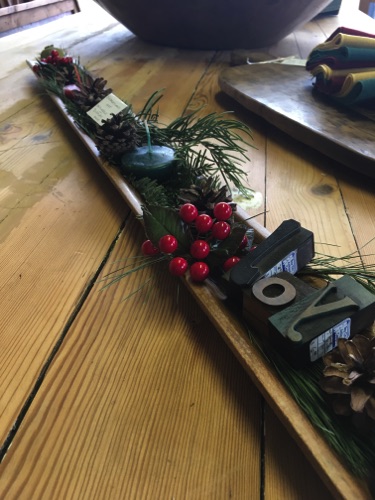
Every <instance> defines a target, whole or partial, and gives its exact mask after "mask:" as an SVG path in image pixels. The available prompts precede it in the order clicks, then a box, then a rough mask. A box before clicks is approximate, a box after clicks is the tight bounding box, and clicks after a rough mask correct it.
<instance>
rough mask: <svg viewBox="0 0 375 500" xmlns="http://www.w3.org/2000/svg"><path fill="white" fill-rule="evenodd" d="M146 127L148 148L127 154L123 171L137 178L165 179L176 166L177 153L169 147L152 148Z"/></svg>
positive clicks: (122, 162) (122, 163) (123, 160)
mask: <svg viewBox="0 0 375 500" xmlns="http://www.w3.org/2000/svg"><path fill="white" fill-rule="evenodd" d="M145 127H146V131H147V146H141V147H138V148H136V149H135V150H134V151H129V152H128V153H125V154H124V155H123V156H122V158H121V170H122V171H123V173H124V174H125V175H126V174H128V175H129V174H131V175H134V176H135V177H137V178H140V177H149V178H150V179H158V180H160V179H165V178H167V177H168V176H169V175H171V173H172V170H173V167H174V166H175V163H176V159H175V151H174V149H172V148H169V147H168V146H152V145H151V139H150V133H149V130H148V126H147V123H145Z"/></svg>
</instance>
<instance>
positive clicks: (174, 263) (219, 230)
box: [142, 202, 248, 281]
mask: <svg viewBox="0 0 375 500" xmlns="http://www.w3.org/2000/svg"><path fill="white" fill-rule="evenodd" d="M179 215H180V217H181V219H182V220H183V221H184V222H185V223H186V224H189V225H192V226H193V227H194V228H195V232H196V233H197V239H195V240H194V241H193V242H192V244H191V246H190V256H191V257H192V258H193V259H194V260H195V261H194V262H193V263H192V264H191V265H190V276H191V279H192V280H193V281H204V280H205V279H206V278H207V277H208V275H209V273H210V268H209V265H208V264H207V262H204V259H206V258H207V257H208V256H209V253H210V252H211V245H210V241H212V240H214V241H215V240H216V241H217V240H225V239H226V238H228V237H229V235H230V233H231V225H230V223H229V222H228V220H229V219H230V218H231V216H232V207H231V206H230V205H229V203H225V202H220V203H217V204H216V205H215V207H214V210H213V215H214V218H212V217H211V216H210V215H208V214H199V212H198V209H197V207H196V206H195V205H193V204H192V203H185V204H184V205H182V206H181V207H180V211H179ZM247 243H248V240H247V237H246V235H245V236H244V237H243V240H242V242H241V245H240V247H239V249H244V248H245V247H246V246H247ZM177 249H178V241H177V239H176V237H175V236H173V235H172V234H166V235H165V236H162V237H161V238H160V240H159V242H158V246H155V245H154V244H153V242H152V241H151V240H146V241H145V242H144V243H143V244H142V253H143V254H144V255H157V254H158V253H160V252H162V253H164V254H168V255H171V254H173V253H175V252H176V251H177ZM239 260H240V259H239V257H237V256H232V257H229V258H228V259H227V260H226V261H225V262H224V263H223V269H224V271H228V270H229V269H231V268H232V267H233V266H234V265H236V264H237V262H238V261H239ZM188 268H189V262H188V260H187V259H186V258H184V257H181V256H177V257H173V258H172V259H171V261H170V262H169V271H170V272H171V273H172V274H173V275H174V276H182V275H183V274H185V272H186V271H187V270H188Z"/></svg>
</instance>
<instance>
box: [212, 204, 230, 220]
mask: <svg viewBox="0 0 375 500" xmlns="http://www.w3.org/2000/svg"><path fill="white" fill-rule="evenodd" d="M231 215H232V207H231V206H230V205H229V203H225V201H221V202H220V203H217V204H216V205H215V206H214V216H215V217H216V219H217V220H228V219H229V217H230V216H231Z"/></svg>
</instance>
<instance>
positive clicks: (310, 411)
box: [248, 330, 375, 478]
mask: <svg viewBox="0 0 375 500" xmlns="http://www.w3.org/2000/svg"><path fill="white" fill-rule="evenodd" d="M248 333H249V336H250V339H251V340H252V342H253V343H255V344H256V345H257V347H258V348H259V349H260V351H261V352H262V354H263V356H264V357H265V358H266V359H267V361H268V362H269V364H270V365H271V366H273V368H274V369H275V370H276V372H277V374H278V375H279V377H280V379H281V380H282V381H283V382H284V384H285V386H286V387H287V389H288V391H289V392H290V393H291V395H292V396H293V398H294V399H295V400H296V402H297V403H298V405H299V406H300V407H301V408H302V410H303V411H304V412H305V414H306V416H307V417H308V419H309V420H310V421H311V423H312V424H313V425H314V427H316V428H317V429H318V430H319V431H321V432H322V434H323V436H324V438H325V439H326V441H327V442H328V443H329V445H330V446H331V447H332V448H333V449H334V450H335V452H336V453H337V454H338V455H339V456H340V457H341V458H342V459H343V460H344V461H345V463H346V464H347V466H348V468H349V469H350V470H351V472H352V473H353V474H355V475H356V476H357V477H361V478H367V477H368V475H369V472H370V471H371V470H373V469H374V467H375V433H374V432H372V433H371V434H370V435H365V436H364V435H362V434H361V433H360V432H359V431H357V430H356V428H355V427H354V426H353V425H352V423H351V421H350V420H348V419H345V418H342V417H341V418H340V417H337V416H336V415H335V414H334V413H333V411H332V409H331V408H330V407H329V405H328V403H327V401H326V400H325V398H324V396H323V393H322V391H321V389H320V387H319V380H320V378H321V375H322V370H323V366H322V365H323V363H322V362H321V361H318V362H316V363H314V364H311V365H309V366H306V367H305V368H298V369H296V368H294V367H293V366H291V365H290V364H289V363H288V362H287V361H286V360H285V359H284V358H283V357H282V356H281V355H280V354H279V353H278V352H277V351H276V350H275V349H274V348H273V347H272V346H270V345H269V344H268V343H267V344H266V343H265V342H264V341H262V340H261V338H260V337H257V336H254V335H253V334H252V332H251V331H249V330H248Z"/></svg>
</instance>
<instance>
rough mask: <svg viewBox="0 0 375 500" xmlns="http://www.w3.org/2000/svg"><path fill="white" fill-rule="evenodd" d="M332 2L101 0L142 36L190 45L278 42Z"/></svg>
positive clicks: (245, 46)
mask: <svg viewBox="0 0 375 500" xmlns="http://www.w3.org/2000/svg"><path fill="white" fill-rule="evenodd" d="M331 1H332V0H97V3H98V4H99V5H101V6H102V7H103V8H104V9H105V10H107V11H108V12H109V13H110V14H111V15H112V16H113V17H115V18H116V19H117V20H118V21H120V23H121V24H123V25H124V26H126V27H127V28H128V29H129V30H130V31H132V32H133V33H134V34H135V35H137V36H139V37H140V38H142V39H143V40H146V41H148V42H153V43H157V44H162V45H169V46H172V47H181V48H189V49H241V48H242V49H253V48H260V47H267V46H268V45H273V44H275V43H277V42H278V41H279V40H281V39H282V38H284V37H285V36H287V35H288V34H289V33H291V32H292V31H294V30H295V29H296V28H297V27H298V26H300V25H302V24H304V23H306V22H307V21H310V20H311V19H312V18H313V17H314V16H315V15H316V14H318V13H319V12H321V11H322V10H323V9H324V7H326V6H327V5H328V4H330V3H331Z"/></svg>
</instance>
